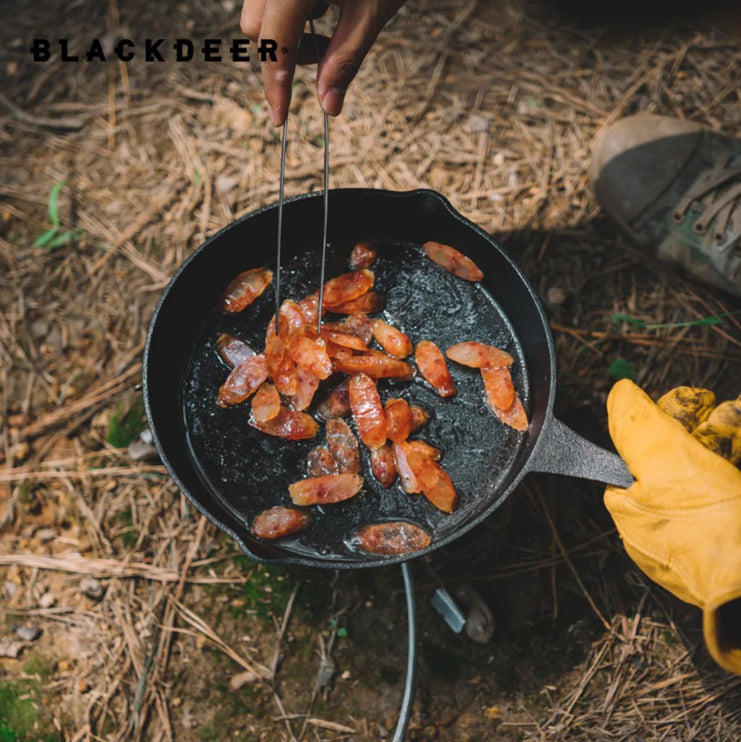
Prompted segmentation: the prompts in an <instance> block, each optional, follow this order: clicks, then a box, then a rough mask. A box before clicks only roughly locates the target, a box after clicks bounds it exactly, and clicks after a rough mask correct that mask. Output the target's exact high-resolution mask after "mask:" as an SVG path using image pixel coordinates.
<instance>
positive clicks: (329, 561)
mask: <svg viewBox="0 0 741 742" xmlns="http://www.w3.org/2000/svg"><path fill="white" fill-rule="evenodd" d="M369 192H371V193H373V194H374V195H375V196H376V197H379V196H380V197H395V198H399V197H403V198H409V199H410V200H413V199H419V198H434V199H435V200H436V201H437V203H438V204H439V206H440V207H442V208H443V209H444V210H445V211H446V212H447V214H448V215H449V216H450V217H452V218H453V219H454V220H456V221H457V222H459V223H460V224H462V225H463V226H464V227H465V228H467V229H468V230H470V231H472V232H473V233H475V234H476V235H477V236H478V237H480V238H482V239H483V240H485V241H486V242H488V243H489V244H490V245H491V247H492V249H496V250H497V251H498V252H499V253H500V255H501V257H502V258H503V259H504V260H506V261H507V262H508V263H509V266H510V267H511V269H512V270H513V271H514V272H515V273H516V275H517V276H518V278H519V279H520V282H521V287H522V289H524V290H525V292H526V294H527V299H528V300H529V302H530V303H531V304H532V306H533V309H534V310H535V313H536V315H537V319H538V322H539V328H538V329H539V333H540V335H541V336H542V339H543V340H544V342H545V346H546V350H547V358H548V366H549V368H548V375H549V379H548V385H547V389H546V390H545V400H544V402H543V403H542V404H543V414H542V422H541V424H540V428H539V430H537V431H528V435H532V436H533V439H532V442H531V443H530V445H529V446H527V447H528V448H529V450H528V451H527V452H526V453H525V454H524V458H523V460H522V461H521V463H520V464H519V470H518V471H516V472H514V473H513V475H512V476H511V478H510V480H509V482H508V483H507V484H506V485H505V486H504V487H503V488H502V489H500V490H498V491H495V492H494V493H493V496H492V499H491V500H490V501H489V502H488V503H487V504H486V506H485V507H483V508H482V509H481V511H480V512H479V513H478V514H476V515H475V516H474V517H473V518H471V520H470V521H467V522H465V523H463V524H462V525H461V526H460V527H459V528H457V529H456V530H455V531H454V532H452V533H451V534H449V535H447V536H445V537H443V538H441V539H440V540H439V541H436V542H435V543H434V545H433V544H431V545H430V546H429V547H426V548H425V549H422V550H420V551H415V552H410V553H406V554H397V555H383V556H379V555H374V554H368V555H365V554H363V555H362V558H361V559H360V560H349V559H344V558H336V557H330V558H327V557H308V556H302V555H300V554H298V553H291V552H287V553H284V554H281V555H279V556H276V557H271V556H261V555H259V554H255V553H254V551H253V550H252V548H250V546H248V545H247V543H246V542H245V539H244V538H243V537H242V536H241V535H240V533H241V532H243V530H244V527H243V525H242V523H240V522H239V519H237V518H236V516H235V515H234V514H233V513H231V512H228V511H227V509H226V508H225V507H224V506H223V504H220V506H219V510H220V512H219V513H214V512H213V509H210V508H208V507H206V506H205V505H204V504H203V503H202V502H201V501H200V499H199V498H198V497H197V496H195V495H194V494H193V493H192V492H191V491H190V488H189V487H187V486H186V485H185V483H184V481H183V479H182V477H181V476H180V475H179V474H178V471H177V467H176V466H175V465H174V464H173V463H172V461H171V460H170V457H169V456H168V454H167V452H166V450H165V446H164V444H163V442H162V440H161V436H160V434H159V433H158V430H157V423H156V420H155V417H156V415H155V412H154V411H153V406H152V400H151V399H150V394H149V392H150V384H149V381H150V371H151V369H150V364H151V357H152V339H153V336H154V334H155V330H156V328H157V325H158V320H159V318H160V316H161V313H162V309H163V307H164V306H165V305H166V303H167V301H168V298H169V297H170V295H171V292H172V289H173V287H174V286H175V285H176V284H177V282H178V280H179V279H180V278H181V276H182V274H183V273H185V272H186V271H187V270H188V269H189V267H190V265H191V264H192V263H193V262H194V261H195V260H197V259H198V257H199V256H200V255H201V254H202V253H203V252H204V251H205V250H207V249H208V248H209V246H210V245H211V244H212V243H214V242H216V241H218V240H219V238H220V237H221V236H222V235H223V234H224V233H225V232H227V231H229V230H231V229H234V227H235V226H237V225H239V224H242V223H244V222H246V221H249V220H251V219H254V218H255V217H257V216H259V215H261V214H264V213H266V212H270V211H274V210H277V208H278V204H277V203H271V204H267V205H264V206H262V207H260V208H258V209H256V210H255V211H253V212H250V213H249V214H246V215H244V216H243V217H241V218H239V219H237V220H234V221H233V222H230V223H229V224H227V225H225V226H224V227H223V228H222V229H220V230H219V231H218V232H216V233H215V234H213V235H211V237H209V238H208V239H207V240H206V241H204V242H203V243H202V244H201V245H199V246H198V247H197V248H196V249H195V250H194V251H193V252H192V253H191V254H190V255H189V256H188V257H187V258H186V259H185V260H184V261H183V262H182V263H181V265H180V266H179V267H178V269H177V270H176V272H175V273H174V274H173V276H172V278H171V279H170V281H169V282H168V284H167V286H166V287H165V289H164V290H163V292H162V294H161V295H160V297H159V299H158V301H157V304H156V306H155V308H154V310H153V313H152V317H151V320H150V323H149V326H148V329H147V336H146V341H145V347H144V354H143V361H142V386H143V392H144V395H143V396H144V407H145V412H146V415H147V419H148V422H149V426H150V430H151V432H152V438H153V441H154V444H155V447H156V449H157V452H158V455H159V457H160V459H161V461H162V463H163V464H164V465H165V468H166V469H167V471H168V474H169V475H170V476H171V478H172V480H173V481H174V482H175V484H176V485H177V487H178V489H179V490H180V492H182V493H183V494H184V495H185V497H186V498H187V499H188V501H189V502H190V503H191V504H192V505H193V506H194V507H195V508H196V510H197V511H198V512H200V513H201V514H202V515H204V516H205V517H206V518H208V519H209V520H210V521H211V522H213V523H215V524H216V525H217V526H218V527H219V528H220V529H221V530H223V531H224V532H225V533H226V534H228V535H229V536H230V537H231V538H233V539H234V540H235V541H236V543H237V544H238V545H239V547H240V549H241V550H242V551H243V552H244V553H245V554H246V555H247V556H248V557H249V558H250V559H253V560H255V561H258V562H263V563H270V564H275V563H285V564H297V565H304V566H313V567H325V568H331V569H358V568H365V567H381V566H389V565H392V564H398V563H402V562H406V561H409V560H411V559H416V558H418V557H421V556H425V555H427V554H429V553H431V552H433V551H436V550H437V549H439V548H442V547H444V546H446V545H448V544H450V543H452V542H453V541H455V540H457V539H458V538H460V537H462V536H463V535H464V534H466V533H467V532H469V531H470V530H472V529H473V528H474V527H476V526H478V525H480V524H481V523H482V522H483V521H484V520H485V519H486V518H488V517H489V516H490V515H491V514H492V513H493V512H494V510H496V509H498V508H499V507H500V505H501V504H502V503H503V502H504V500H506V499H507V497H509V496H510V494H511V493H512V491H513V490H514V489H515V488H516V487H517V486H518V485H519V484H520V482H521V481H522V479H523V478H524V476H525V475H526V474H528V473H529V472H530V471H532V469H531V467H530V463H531V462H532V461H533V460H534V458H535V456H536V454H537V452H538V450H539V448H540V447H541V445H542V444H543V442H544V435H543V434H544V432H545V431H546V429H547V428H548V426H549V425H550V422H551V420H552V418H553V404H554V397H555V389H556V360H555V349H554V345H553V338H552V335H551V332H550V329H549V326H548V322H547V318H546V315H545V311H544V309H543V306H542V304H541V302H540V300H539V298H538V297H537V295H536V294H535V290H534V288H533V286H532V285H531V283H530V281H529V280H528V278H527V277H526V276H525V274H524V273H523V271H522V270H521V268H520V267H519V266H518V265H517V263H516V262H515V261H514V259H513V258H512V257H511V256H510V255H509V254H508V253H506V252H505V251H504V249H503V248H502V247H501V246H500V245H499V244H498V243H497V242H496V241H495V240H494V239H493V238H492V236H491V235H490V234H488V233H487V232H486V231H484V230H483V229H482V228H481V227H480V226H478V225H477V224H475V223H474V222H472V221H471V220H469V219H468V218H467V217H465V216H463V215H462V214H460V213H459V212H458V211H457V210H456V209H454V208H453V206H452V204H451V203H450V202H449V201H448V199H446V198H445V196H443V195H442V194H440V193H438V192H437V191H434V190H432V189H414V190H411V191H390V190H385V189H369V188H337V189H331V190H330V192H329V195H330V199H332V196H333V194H348V195H349V196H352V195H357V196H362V195H367V194H368V193H369ZM322 196H323V194H322V192H321V191H316V192H310V193H304V194H299V195H297V196H293V197H291V198H288V199H286V201H285V205H286V206H287V205H290V204H292V203H296V202H301V201H305V200H309V199H320V198H321V197H322ZM330 203H331V201H330ZM284 208H285V206H284ZM485 288H486V287H485ZM487 290H488V289H487ZM494 298H495V300H496V297H494ZM528 373H529V374H532V370H530V371H529V372H528ZM531 412H532V411H531ZM185 432H187V431H185ZM240 529H241V530H240ZM266 547H267V549H268V550H269V549H270V548H271V547H273V545H272V544H270V545H266Z"/></svg>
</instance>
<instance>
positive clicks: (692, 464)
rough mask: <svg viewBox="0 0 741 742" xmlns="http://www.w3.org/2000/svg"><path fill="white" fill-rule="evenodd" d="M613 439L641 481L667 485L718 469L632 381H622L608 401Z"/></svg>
mask: <svg viewBox="0 0 741 742" xmlns="http://www.w3.org/2000/svg"><path fill="white" fill-rule="evenodd" d="M607 414H608V425H609V429H610V436H611V437H612V441H613V443H614V444H615V448H617V450H618V453H619V454H620V455H621V456H622V457H623V458H624V459H625V462H626V463H627V464H628V468H629V469H630V471H631V472H632V474H633V476H635V477H636V479H638V480H648V481H656V480H657V479H658V480H660V481H666V480H667V478H668V479H672V480H676V479H681V478H682V477H684V476H690V475H691V474H694V473H695V472H697V471H698V470H702V469H709V470H712V469H714V468H715V467H716V463H715V462H714V459H715V458H717V457H716V456H715V454H713V453H711V452H710V451H706V450H705V449H703V447H702V446H701V445H699V444H698V443H697V441H695V440H694V439H693V438H692V436H691V435H690V434H689V433H688V432H687V430H686V429H685V428H684V427H683V426H682V424H681V423H679V422H678V421H677V420H674V419H673V418H671V417H669V415H667V414H666V413H664V412H662V411H661V410H660V409H659V408H658V407H657V406H656V405H655V404H654V403H653V402H652V401H651V399H650V398H649V396H648V395H647V394H646V393H645V392H644V391H643V390H642V389H640V388H639V387H638V386H636V385H635V384H634V383H633V382H632V381H629V380H628V379H622V380H621V381H618V382H617V383H616V384H615V386H613V388H612V390H611V391H610V394H609V396H608V398H607Z"/></svg>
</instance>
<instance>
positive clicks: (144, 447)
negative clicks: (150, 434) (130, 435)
mask: <svg viewBox="0 0 741 742" xmlns="http://www.w3.org/2000/svg"><path fill="white" fill-rule="evenodd" d="M126 453H127V454H128V455H129V458H130V459H131V460H132V461H141V460H142V459H150V458H154V457H155V456H157V449H156V448H155V447H154V446H153V445H152V444H151V443H145V442H144V441H143V440H137V441H131V443H129V447H128V448H127V449H126Z"/></svg>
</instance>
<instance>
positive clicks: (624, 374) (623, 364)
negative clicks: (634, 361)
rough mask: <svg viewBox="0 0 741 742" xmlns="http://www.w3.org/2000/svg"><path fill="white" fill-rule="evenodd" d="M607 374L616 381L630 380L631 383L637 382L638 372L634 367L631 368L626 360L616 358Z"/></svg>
mask: <svg viewBox="0 0 741 742" xmlns="http://www.w3.org/2000/svg"><path fill="white" fill-rule="evenodd" d="M607 373H608V374H609V375H610V376H611V377H612V378H613V379H615V381H620V379H630V380H631V381H635V380H636V372H635V370H634V369H633V366H631V365H630V363H629V362H628V361H626V360H625V358H620V357H618V358H616V359H615V360H614V361H613V362H612V363H611V364H610V365H609V366H608V368H607Z"/></svg>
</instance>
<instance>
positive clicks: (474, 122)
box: [468, 113, 491, 132]
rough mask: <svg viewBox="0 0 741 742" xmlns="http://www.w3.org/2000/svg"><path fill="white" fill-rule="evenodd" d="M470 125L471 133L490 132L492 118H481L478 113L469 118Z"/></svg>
mask: <svg viewBox="0 0 741 742" xmlns="http://www.w3.org/2000/svg"><path fill="white" fill-rule="evenodd" d="M468 125H469V126H470V127H471V131H475V132H483V131H489V127H490V126H491V118H489V117H488V116H481V115H480V114H478V113H474V114H472V115H471V116H470V117H469V119H468Z"/></svg>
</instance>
